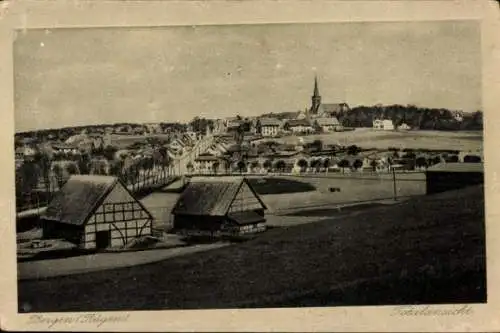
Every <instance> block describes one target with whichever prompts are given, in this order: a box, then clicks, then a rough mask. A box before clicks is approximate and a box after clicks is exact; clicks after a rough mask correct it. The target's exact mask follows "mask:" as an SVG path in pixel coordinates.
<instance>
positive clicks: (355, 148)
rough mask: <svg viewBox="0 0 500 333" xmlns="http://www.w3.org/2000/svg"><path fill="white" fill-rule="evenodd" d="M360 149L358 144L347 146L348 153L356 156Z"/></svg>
mask: <svg viewBox="0 0 500 333" xmlns="http://www.w3.org/2000/svg"><path fill="white" fill-rule="evenodd" d="M360 151H361V149H360V148H359V147H358V146H356V145H351V146H349V147H347V155H352V156H355V155H358V154H359V152H360Z"/></svg>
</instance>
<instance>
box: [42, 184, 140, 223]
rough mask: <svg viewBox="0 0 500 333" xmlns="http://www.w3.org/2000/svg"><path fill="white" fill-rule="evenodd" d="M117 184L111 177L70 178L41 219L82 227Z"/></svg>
mask: <svg viewBox="0 0 500 333" xmlns="http://www.w3.org/2000/svg"><path fill="white" fill-rule="evenodd" d="M118 182H119V180H118V178H116V177H112V176H98V175H74V176H71V178H69V180H68V181H67V182H66V184H65V185H64V186H63V188H62V189H61V191H59V193H57V195H56V196H55V197H54V199H52V201H51V202H50V204H49V206H48V207H47V209H46V211H45V213H44V214H43V215H42V216H41V218H42V219H44V220H50V221H56V222H61V223H67V224H73V225H83V224H85V223H86V222H87V220H88V219H89V217H90V216H91V215H92V214H93V213H94V211H95V210H96V209H97V208H98V207H99V205H100V204H101V203H102V202H103V200H104V199H105V198H106V196H107V195H108V194H109V193H110V192H111V190H112V189H113V188H114V187H115V186H116V184H117V183H118ZM125 188H126V187H125ZM141 206H142V205H141ZM143 208H144V207H143Z"/></svg>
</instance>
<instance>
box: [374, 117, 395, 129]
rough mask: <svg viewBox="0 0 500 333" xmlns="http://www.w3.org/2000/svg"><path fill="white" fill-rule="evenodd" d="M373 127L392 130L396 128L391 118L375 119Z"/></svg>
mask: <svg viewBox="0 0 500 333" xmlns="http://www.w3.org/2000/svg"><path fill="white" fill-rule="evenodd" d="M373 129H376V130H383V131H392V130H394V123H393V122H392V120H390V119H375V120H374V121H373Z"/></svg>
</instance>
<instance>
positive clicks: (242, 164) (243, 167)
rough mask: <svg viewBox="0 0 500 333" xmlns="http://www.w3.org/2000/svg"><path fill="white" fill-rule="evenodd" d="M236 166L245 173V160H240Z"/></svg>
mask: <svg viewBox="0 0 500 333" xmlns="http://www.w3.org/2000/svg"><path fill="white" fill-rule="evenodd" d="M236 166H237V167H238V170H239V172H240V173H243V172H244V171H245V169H246V166H247V165H246V163H245V162H244V161H238V163H237V165H236Z"/></svg>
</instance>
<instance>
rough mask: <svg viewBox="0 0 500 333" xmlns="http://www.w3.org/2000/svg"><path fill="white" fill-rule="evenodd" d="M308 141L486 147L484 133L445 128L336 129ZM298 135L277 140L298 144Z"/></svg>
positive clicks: (467, 148) (383, 146)
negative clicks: (344, 130) (448, 130)
mask: <svg viewBox="0 0 500 333" xmlns="http://www.w3.org/2000/svg"><path fill="white" fill-rule="evenodd" d="M303 138H304V141H305V142H312V141H314V140H316V139H319V140H322V141H323V142H324V143H325V144H339V145H343V146H349V145H357V146H360V147H363V148H376V149H387V148H388V147H398V148H402V149H404V148H412V149H417V148H423V149H435V150H439V149H443V150H461V151H475V150H481V149H482V147H483V133H482V132H479V131H476V132H466V131H460V132H445V131H406V132H405V131H399V132H398V131H377V130H373V129H371V128H357V129H356V130H354V131H348V132H334V133H327V134H317V135H307V136H303ZM297 139H298V138H297V136H288V137H283V138H279V139H276V141H278V142H283V143H288V144H290V143H291V144H295V143H297Z"/></svg>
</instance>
